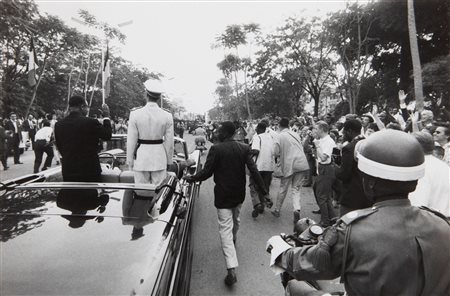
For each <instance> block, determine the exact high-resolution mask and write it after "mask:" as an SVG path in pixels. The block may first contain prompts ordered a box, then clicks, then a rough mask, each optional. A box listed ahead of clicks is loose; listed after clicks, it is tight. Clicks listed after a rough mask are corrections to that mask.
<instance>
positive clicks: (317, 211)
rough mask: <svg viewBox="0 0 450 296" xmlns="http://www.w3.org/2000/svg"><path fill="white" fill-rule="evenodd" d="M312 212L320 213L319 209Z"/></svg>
mask: <svg viewBox="0 0 450 296" xmlns="http://www.w3.org/2000/svg"><path fill="white" fill-rule="evenodd" d="M312 213H313V214H320V213H321V212H320V209H318V210H314V211H312Z"/></svg>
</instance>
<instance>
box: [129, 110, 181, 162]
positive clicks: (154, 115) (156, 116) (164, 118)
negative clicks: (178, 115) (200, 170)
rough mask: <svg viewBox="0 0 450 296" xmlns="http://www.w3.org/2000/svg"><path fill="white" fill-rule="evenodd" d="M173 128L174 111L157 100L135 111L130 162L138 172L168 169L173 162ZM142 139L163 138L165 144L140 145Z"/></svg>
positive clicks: (132, 112) (131, 115) (131, 123)
mask: <svg viewBox="0 0 450 296" xmlns="http://www.w3.org/2000/svg"><path fill="white" fill-rule="evenodd" d="M173 131H174V130H173V118H172V114H170V113H169V112H167V111H165V110H163V109H161V108H160V107H159V106H158V105H157V104H156V103H153V102H148V103H147V105H145V106H144V107H141V108H138V109H136V110H133V111H131V113H130V120H129V121H128V133H127V163H128V164H129V165H130V166H132V167H133V169H134V170H135V171H160V170H165V169H166V167H167V165H168V164H171V163H172V158H173ZM138 139H141V140H163V143H162V144H140V145H138ZM137 147H139V148H137ZM136 148H137V151H136ZM135 155H136V159H134V157H135Z"/></svg>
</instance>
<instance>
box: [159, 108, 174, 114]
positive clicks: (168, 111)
mask: <svg viewBox="0 0 450 296" xmlns="http://www.w3.org/2000/svg"><path fill="white" fill-rule="evenodd" d="M161 109H163V110H164V111H166V112H167V113H170V114H172V112H170V110H169V109H166V108H161Z"/></svg>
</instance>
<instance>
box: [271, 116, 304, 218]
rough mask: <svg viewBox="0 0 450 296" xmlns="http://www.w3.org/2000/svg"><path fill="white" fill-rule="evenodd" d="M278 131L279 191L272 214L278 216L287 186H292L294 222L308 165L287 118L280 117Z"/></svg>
mask: <svg viewBox="0 0 450 296" xmlns="http://www.w3.org/2000/svg"><path fill="white" fill-rule="evenodd" d="M279 128H280V133H279V135H278V141H277V142H275V143H276V144H275V147H276V148H275V155H277V156H279V163H278V165H279V166H280V169H281V179H280V191H279V192H278V196H277V200H276V202H275V208H274V209H273V211H272V214H273V215H274V216H275V217H280V210H281V206H282V205H283V203H284V200H285V198H286V194H287V192H288V190H289V187H292V201H293V206H294V209H293V210H294V211H293V216H294V224H295V223H296V222H297V221H298V220H299V219H300V209H301V205H300V187H301V186H302V180H303V179H304V178H305V177H306V175H307V173H308V170H309V165H308V160H307V159H306V156H305V153H304V151H303V145H302V143H301V140H300V136H299V135H298V133H294V132H292V131H290V130H289V120H288V119H287V118H282V119H281V120H280V122H279Z"/></svg>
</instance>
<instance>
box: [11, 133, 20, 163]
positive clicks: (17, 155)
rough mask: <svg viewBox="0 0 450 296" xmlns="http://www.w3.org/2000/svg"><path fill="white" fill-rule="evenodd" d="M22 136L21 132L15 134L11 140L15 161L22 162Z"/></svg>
mask: <svg viewBox="0 0 450 296" xmlns="http://www.w3.org/2000/svg"><path fill="white" fill-rule="evenodd" d="M19 144H20V137H19V134H14V135H13V136H12V138H11V139H10V140H9V147H10V148H9V149H10V150H11V149H12V150H13V151H14V163H16V164H17V163H19V162H20V148H19Z"/></svg>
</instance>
